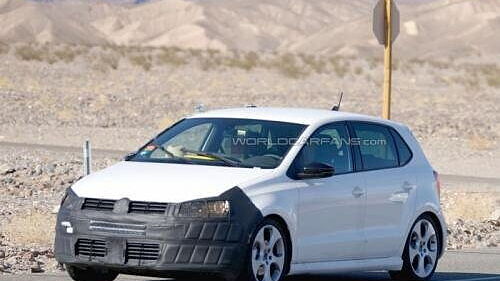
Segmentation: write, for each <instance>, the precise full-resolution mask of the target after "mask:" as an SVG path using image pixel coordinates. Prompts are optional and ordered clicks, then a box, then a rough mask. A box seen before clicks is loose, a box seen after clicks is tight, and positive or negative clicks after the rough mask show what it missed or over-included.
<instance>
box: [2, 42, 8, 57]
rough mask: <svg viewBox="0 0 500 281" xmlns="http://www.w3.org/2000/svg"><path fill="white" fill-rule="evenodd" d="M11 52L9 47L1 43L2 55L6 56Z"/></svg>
mask: <svg viewBox="0 0 500 281" xmlns="http://www.w3.org/2000/svg"><path fill="white" fill-rule="evenodd" d="M9 51H10V47H9V45H7V44H4V43H1V42H0V55H1V54H6V53H8V52H9Z"/></svg>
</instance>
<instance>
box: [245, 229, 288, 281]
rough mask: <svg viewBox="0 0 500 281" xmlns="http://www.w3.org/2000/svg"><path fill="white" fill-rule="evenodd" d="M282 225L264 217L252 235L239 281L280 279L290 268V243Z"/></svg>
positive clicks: (275, 280) (272, 280)
mask: <svg viewBox="0 0 500 281" xmlns="http://www.w3.org/2000/svg"><path fill="white" fill-rule="evenodd" d="M286 233H287V232H286V231H285V229H284V227H283V226H282V225H281V224H280V223H278V222H277V221H275V220H273V219H265V220H264V221H263V222H262V223H261V224H260V226H259V227H257V229H256V231H255V233H254V234H253V236H252V239H251V241H252V243H251V244H250V246H251V248H250V249H249V255H250V257H249V258H248V259H247V261H248V262H247V265H246V267H245V269H244V271H243V274H242V275H241V276H240V278H239V280H241V281H282V280H283V279H284V278H285V276H286V275H287V274H288V271H289V269H290V255H291V244H290V239H289V238H288V236H287V234H286Z"/></svg>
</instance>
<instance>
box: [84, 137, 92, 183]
mask: <svg viewBox="0 0 500 281" xmlns="http://www.w3.org/2000/svg"><path fill="white" fill-rule="evenodd" d="M91 165H92V150H91V147H90V141H89V140H86V141H85V143H84V144H83V176H88V175H90V173H91V172H92V166H91Z"/></svg>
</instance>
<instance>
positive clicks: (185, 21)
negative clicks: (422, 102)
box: [0, 0, 500, 56]
mask: <svg viewBox="0 0 500 281" xmlns="http://www.w3.org/2000/svg"><path fill="white" fill-rule="evenodd" d="M134 2H135V1H120V0H114V1H104V0H91V1H81V0H53V1H47V0H46V1H29V0H0V26H1V29H0V41H2V42H4V43H17V42H42V43H44V42H51V43H73V44H90V45H99V44H119V45H140V46H179V47H188V48H202V49H205V48H212V49H220V50H231V49H240V50H259V51H260V50H264V51H280V52H286V51H294V52H306V53H308V52H312V53H343V54H352V55H355V54H358V53H366V52H368V53H369V52H373V51H379V49H377V48H376V47H377V41H376V40H375V39H374V37H373V35H372V33H371V13H372V8H373V2H374V1H373V0H334V1H333V0H314V1H312V0H154V1H147V2H144V3H141V4H134ZM399 8H400V11H401V34H400V36H399V38H398V40H397V47H399V48H400V49H401V51H402V52H405V53H407V54H410V55H411V54H413V55H416V56H421V55H441V54H447V55H450V54H453V53H460V54H468V53H470V54H475V53H482V54H495V53H498V50H500V37H499V36H498V34H500V1H498V0H434V1H401V2H399ZM405 46H411V47H409V48H406V47H405ZM416 46H418V47H416Z"/></svg>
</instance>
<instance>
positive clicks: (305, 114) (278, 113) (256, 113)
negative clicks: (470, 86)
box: [188, 107, 401, 126]
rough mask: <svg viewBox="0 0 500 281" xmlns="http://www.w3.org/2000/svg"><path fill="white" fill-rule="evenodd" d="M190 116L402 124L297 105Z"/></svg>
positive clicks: (214, 111)
mask: <svg viewBox="0 0 500 281" xmlns="http://www.w3.org/2000/svg"><path fill="white" fill-rule="evenodd" d="M188 118H239V119H258V120H268V121H279V122H289V123H297V124H304V125H312V124H316V123H325V122H333V121H345V120H358V121H368V122H377V123H384V124H387V125H392V126H395V125H396V126H401V124H399V123H396V122H392V121H388V120H385V119H381V118H378V117H373V116H369V115H362V114H356V113H349V112H343V111H331V110H325V109H313V108H297V107H288V108H285V107H243V108H228V109H218V110H211V111H207V112H202V113H197V114H194V115H192V116H189V117H188Z"/></svg>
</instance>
